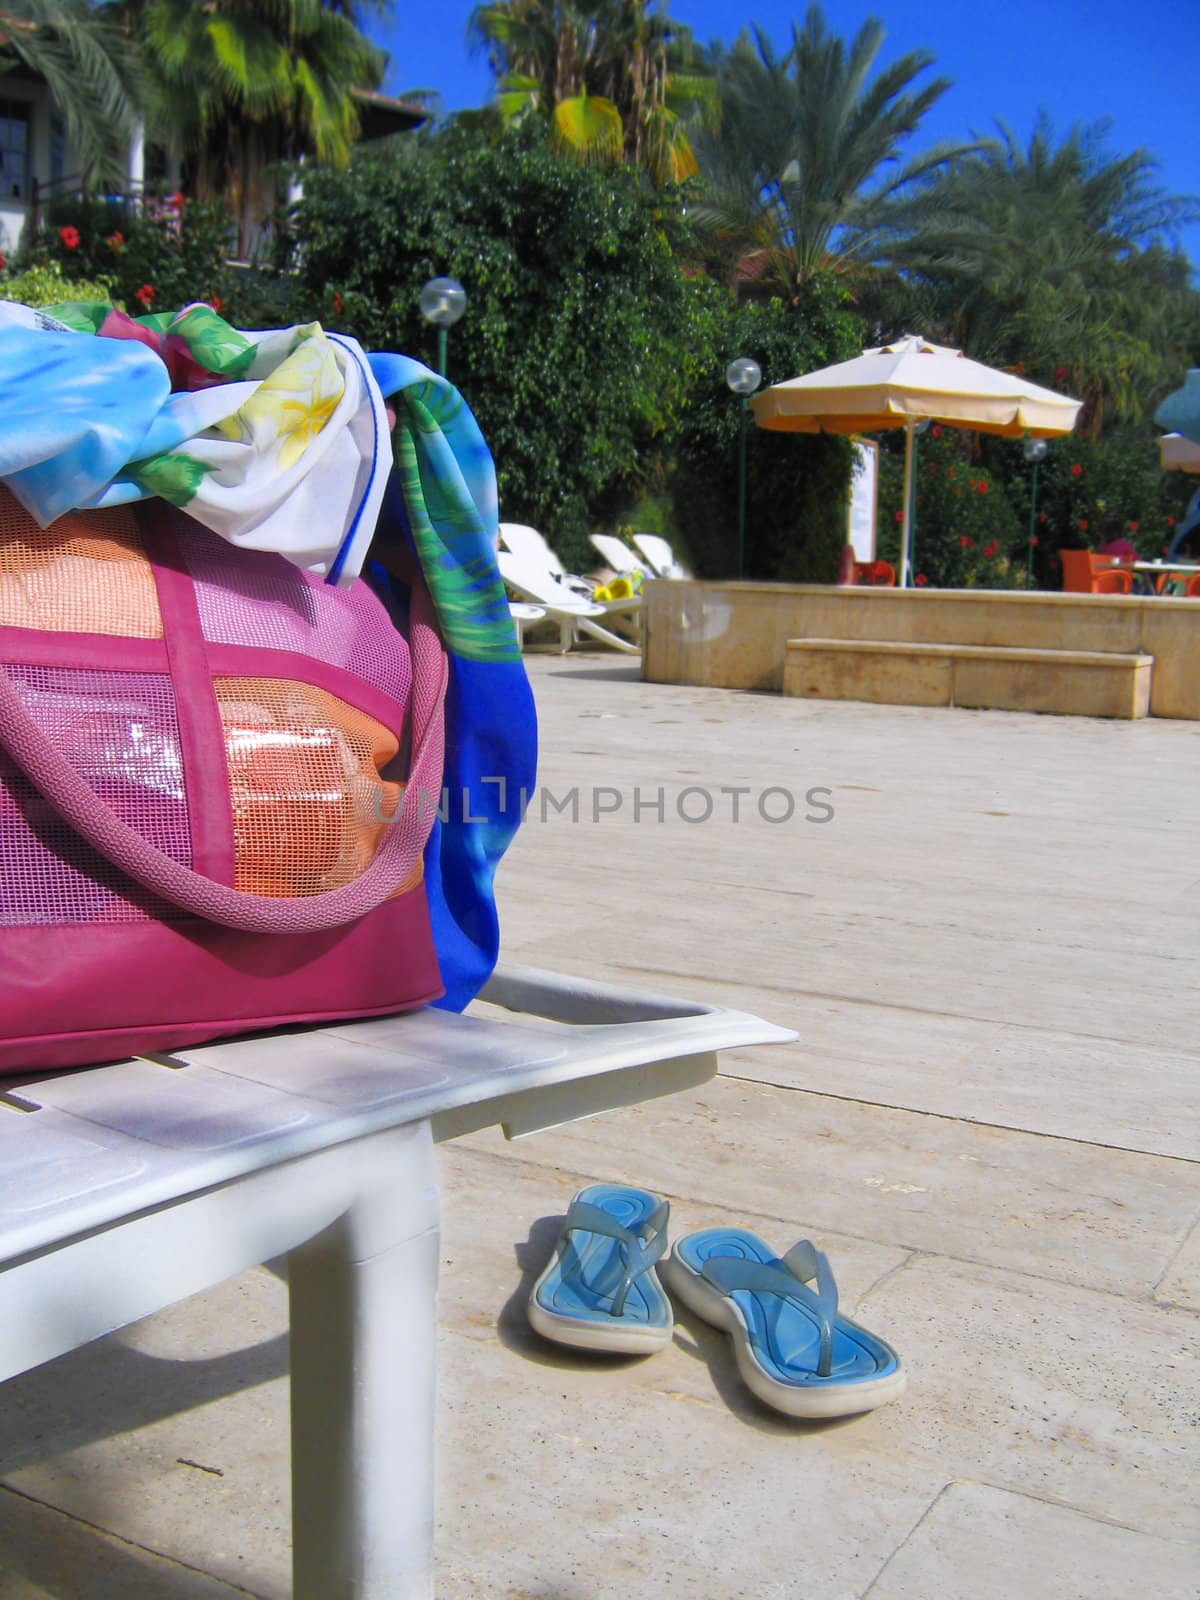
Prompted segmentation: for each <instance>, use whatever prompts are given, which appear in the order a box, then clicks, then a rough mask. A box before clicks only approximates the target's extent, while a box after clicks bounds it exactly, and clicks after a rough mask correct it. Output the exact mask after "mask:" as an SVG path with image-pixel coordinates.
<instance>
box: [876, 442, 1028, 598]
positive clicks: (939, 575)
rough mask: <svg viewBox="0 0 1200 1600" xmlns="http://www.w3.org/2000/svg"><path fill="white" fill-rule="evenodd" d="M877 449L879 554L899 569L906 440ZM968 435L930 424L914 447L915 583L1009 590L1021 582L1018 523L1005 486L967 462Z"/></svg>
mask: <svg viewBox="0 0 1200 1600" xmlns="http://www.w3.org/2000/svg"><path fill="white" fill-rule="evenodd" d="M896 439H897V440H898V447H897V444H896V442H895V441H890V442H889V444H888V446H887V447H886V448H885V449H884V450H882V451H881V452H880V486H879V518H878V529H879V554H880V556H881V557H882V559H883V560H885V561H890V562H891V563H892V565H893V566H896V567H898V565H899V560H900V526H901V523H902V521H903V516H904V513H903V510H902V502H903V495H904V441H903V436H902V435H901V434H897V435H896ZM973 442H974V440H973V436H972V435H971V434H969V433H964V432H963V431H962V430H960V429H956V428H951V427H941V426H937V425H935V426H934V427H932V428H930V429H929V431H928V432H927V433H925V434H923V435H921V436H920V437H919V439H918V442H917V468H916V485H917V506H916V524H915V536H914V539H913V548H912V552H911V556H912V560H913V566H914V571H915V574H916V576H915V577H914V582H917V583H921V580H922V579H923V580H924V582H923V583H921V587H924V584H930V585H933V586H936V587H939V588H944V589H974V588H985V589H995V588H1009V587H1012V586H1013V585H1014V584H1016V583H1021V582H1023V581H1024V565H1023V557H1024V550H1023V548H1022V545H1021V524H1020V520H1019V518H1018V517H1017V515H1016V513H1015V512H1014V510H1013V508H1012V506H1011V505H1010V503H1009V501H1008V498H1007V496H1006V495H1005V492H1004V486H1003V484H1002V483H1000V482H998V481H997V480H996V479H995V477H994V476H993V474H992V473H991V472H990V471H989V470H988V468H987V467H984V466H981V465H978V464H977V463H976V462H975V461H974V460H973V459H972V445H973Z"/></svg>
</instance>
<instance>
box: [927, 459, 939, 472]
mask: <svg viewBox="0 0 1200 1600" xmlns="http://www.w3.org/2000/svg"><path fill="white" fill-rule="evenodd" d="M929 470H930V472H933V473H936V472H937V466H936V465H935V463H934V462H932V461H931V462H930V463H929Z"/></svg>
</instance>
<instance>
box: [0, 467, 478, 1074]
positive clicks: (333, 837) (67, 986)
mask: <svg viewBox="0 0 1200 1600" xmlns="http://www.w3.org/2000/svg"><path fill="white" fill-rule="evenodd" d="M0 621H3V622H4V623H6V624H7V626H5V627H4V628H3V629H2V630H0V865H2V868H3V871H2V873H0V944H2V946H3V949H2V954H3V957H4V959H3V961H0V1071H25V1070H29V1069H30V1068H35V1067H57V1066H72V1065H79V1064H84V1063H88V1062H93V1061H100V1060H109V1059H113V1058H115V1057H118V1056H121V1055H125V1054H129V1053H132V1052H135V1051H144V1050H152V1049H156V1050H161V1049H170V1048H171V1047H172V1046H178V1045H180V1044H182V1043H194V1042H196V1041H197V1040H201V1039H205V1038H215V1037H219V1036H220V1035H222V1034H228V1033H231V1032H242V1031H245V1030H246V1029H247V1028H254V1027H265V1026H272V1025H275V1024H278V1023H281V1022H289V1021H316V1020H322V1019H327V1018H331V1017H350V1016H369V1015H375V1014H379V1013H385V1012H390V1011H396V1010H400V1009H404V1008H405V1007H409V1006H413V1005H420V1004H423V1003H424V1002H426V1001H427V1000H429V999H432V998H434V997H436V995H437V994H439V993H440V992H441V982H440V976H439V974H438V970H437V961H436V956H435V954H434V951H433V944H432V937H431V934H430V930H429V919H428V911H427V907H426V903H425V896H424V884H423V880H422V873H421V860H422V853H423V849H424V844H425V841H426V839H427V837H428V834H429V831H430V828H431V826H432V821H433V815H432V808H429V807H418V806H410V807H405V806H404V804H403V794H404V788H405V784H406V783H408V784H410V785H416V786H417V789H419V790H420V791H421V792H423V793H426V794H428V793H436V792H437V791H438V790H439V789H440V786H441V757H442V737H443V731H442V702H443V698H444V692H445V672H446V667H445V656H444V652H443V651H442V650H441V646H440V643H439V642H438V641H437V637H436V633H435V630H434V629H433V626H432V614H431V609H430V607H429V604H428V597H427V595H425V593H424V591H423V590H421V589H415V590H414V591H413V594H412V601H411V630H410V637H407V638H406V637H404V636H402V635H401V634H400V633H398V632H397V631H396V630H395V629H394V628H393V627H392V625H391V622H390V621H389V619H388V616H387V614H386V612H385V611H384V609H383V607H382V606H381V605H380V604H379V602H378V601H377V600H376V599H375V597H374V596H373V595H372V594H371V593H370V591H369V590H368V589H367V588H366V587H365V585H363V584H361V583H358V584H355V585H354V586H352V587H351V588H349V589H334V588H331V587H329V586H327V585H325V584H323V583H321V582H320V581H319V580H318V579H316V578H314V577H313V576H312V575H311V574H308V573H304V572H300V571H299V570H297V569H296V568H294V567H292V566H290V565H289V564H288V563H287V562H286V561H284V560H283V559H282V558H280V557H275V556H270V555H261V554H257V553H253V554H248V553H245V552H242V551H238V550H235V549H232V548H231V547H230V546H228V545H226V544H224V543H223V542H222V541H220V540H219V539H217V538H216V537H215V536H214V535H212V534H210V533H208V532H207V531H206V530H204V529H201V528H199V527H198V526H197V525H196V524H194V523H192V522H190V521H189V519H187V518H186V517H185V516H183V515H182V514H181V513H171V512H167V511H166V510H165V508H163V507H161V506H151V507H145V508H139V510H138V511H137V512H136V513H134V512H131V511H129V510H126V509H122V510H120V511H119V512H115V513H114V512H95V513H75V514H73V515H72V516H71V517H68V518H63V519H60V522H59V523H58V524H56V525H55V526H54V527H53V528H51V529H50V530H47V531H45V532H43V530H41V529H38V528H37V527H36V525H35V524H33V523H32V521H31V519H29V518H28V517H27V516H26V514H25V512H24V511H23V510H22V509H21V508H20V507H19V506H18V505H17V504H16V502H15V501H13V500H12V498H11V496H9V495H8V494H7V492H5V491H0Z"/></svg>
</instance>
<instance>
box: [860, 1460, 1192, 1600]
mask: <svg viewBox="0 0 1200 1600" xmlns="http://www.w3.org/2000/svg"><path fill="white" fill-rule="evenodd" d="M1198 1577H1200V1547H1197V1546H1196V1545H1185V1544H1180V1543H1177V1542H1175V1541H1174V1540H1172V1539H1156V1538H1152V1537H1151V1536H1150V1535H1148V1534H1145V1533H1135V1532H1134V1531H1133V1530H1132V1529H1130V1528H1122V1527H1118V1526H1116V1525H1115V1524H1113V1523H1109V1522H1100V1521H1097V1519H1096V1518H1095V1517H1085V1516H1082V1515H1081V1514H1080V1513H1079V1512H1077V1511H1070V1510H1068V1509H1067V1508H1066V1507H1064V1506H1057V1505H1048V1504H1047V1503H1046V1502H1045V1501H1044V1500H1033V1499H1030V1498H1029V1497H1028V1496H1027V1495H1022V1494H1013V1493H1010V1492H1007V1491H1005V1490H1001V1489H992V1488H988V1487H986V1486H985V1485H983V1484H978V1483H952V1484H951V1485H950V1486H949V1488H948V1489H947V1490H946V1491H945V1493H944V1494H943V1495H942V1496H941V1497H940V1498H939V1499H938V1501H937V1503H936V1504H935V1505H934V1506H933V1508H932V1509H931V1510H930V1512H929V1514H928V1515H927V1516H926V1517H925V1518H924V1519H923V1521H922V1522H921V1523H920V1525H919V1526H918V1527H917V1528H916V1530H915V1531H914V1532H913V1533H912V1534H911V1536H910V1537H909V1538H908V1539H907V1540H906V1542H905V1543H904V1545H903V1546H902V1548H901V1549H900V1550H899V1551H897V1553H896V1554H895V1555H894V1556H893V1557H892V1559H891V1560H890V1561H889V1562H888V1565H887V1566H886V1568H885V1569H884V1571H883V1573H882V1574H881V1576H880V1577H879V1579H878V1580H877V1581H876V1582H875V1583H874V1584H872V1585H871V1587H870V1589H868V1590H867V1596H866V1600H930V1596H931V1595H968V1594H969V1595H970V1596H971V1600H1013V1596H1015V1595H1020V1596H1022V1600H1128V1597H1129V1596H1130V1595H1131V1594H1142V1593H1152V1594H1153V1595H1154V1596H1155V1600H1195V1596H1196V1592H1197V1585H1198Z"/></svg>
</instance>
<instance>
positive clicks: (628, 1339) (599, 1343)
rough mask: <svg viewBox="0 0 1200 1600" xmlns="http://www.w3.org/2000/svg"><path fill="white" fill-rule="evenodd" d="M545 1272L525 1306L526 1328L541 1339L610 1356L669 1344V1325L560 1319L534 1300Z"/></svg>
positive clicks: (671, 1326)
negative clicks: (530, 1329) (607, 1323)
mask: <svg viewBox="0 0 1200 1600" xmlns="http://www.w3.org/2000/svg"><path fill="white" fill-rule="evenodd" d="M551 1265H553V1263H551ZM549 1271H550V1269H549V1268H547V1269H546V1272H544V1273H543V1274H542V1276H541V1277H540V1278H539V1279H538V1281H537V1283H536V1284H535V1285H534V1287H533V1293H532V1294H531V1295H530V1297H529V1304H528V1306H527V1307H526V1311H527V1314H528V1317H529V1325H530V1327H531V1328H533V1329H534V1331H535V1332H537V1333H540V1334H541V1336H542V1338H543V1339H551V1340H553V1342H554V1343H555V1344H565V1345H570V1346H571V1347H572V1348H573V1349H575V1350H593V1351H596V1352H598V1353H600V1354H602V1355H613V1356H646V1355H650V1354H651V1353H652V1352H653V1351H655V1350H661V1349H662V1348H663V1347H664V1346H665V1345H668V1344H670V1342H671V1336H672V1334H673V1333H674V1331H675V1329H674V1324H673V1323H671V1324H668V1325H667V1326H666V1327H662V1326H658V1327H655V1326H648V1325H647V1324H645V1323H639V1324H624V1325H623V1324H622V1323H621V1322H620V1320H619V1319H617V1318H614V1319H613V1321H612V1322H611V1324H610V1325H605V1324H603V1323H600V1322H589V1321H586V1320H585V1319H584V1318H583V1317H564V1316H560V1315H559V1314H558V1313H557V1312H555V1311H550V1310H548V1309H547V1307H545V1306H544V1305H542V1304H541V1303H540V1301H539V1300H538V1299H537V1292H538V1290H539V1289H540V1288H541V1287H542V1285H543V1283H544V1281H545V1279H546V1277H547V1275H548V1273H549ZM656 1276H657V1275H656Z"/></svg>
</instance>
